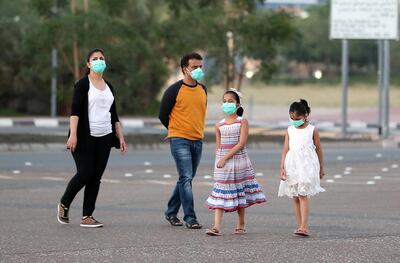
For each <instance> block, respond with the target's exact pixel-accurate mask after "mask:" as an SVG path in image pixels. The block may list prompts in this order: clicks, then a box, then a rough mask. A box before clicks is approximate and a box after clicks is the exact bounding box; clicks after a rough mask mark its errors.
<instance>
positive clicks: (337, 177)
mask: <svg viewBox="0 0 400 263" xmlns="http://www.w3.org/2000/svg"><path fill="white" fill-rule="evenodd" d="M333 178H336V179H339V178H342V175H341V174H335V175H334V176H333Z"/></svg>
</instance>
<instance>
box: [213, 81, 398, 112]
mask: <svg viewBox="0 0 400 263" xmlns="http://www.w3.org/2000/svg"><path fill="white" fill-rule="evenodd" d="M223 91H224V90H223V88H222V87H221V86H213V87H211V90H210V92H209V96H208V99H209V102H219V101H221V98H222V94H223ZM242 93H243V96H244V98H245V103H246V104H247V103H249V102H250V100H253V101H254V103H255V104H266V105H270V106H287V105H289V104H290V103H291V102H293V101H296V100H298V99H299V98H304V99H306V100H307V101H308V102H309V103H310V105H312V106H314V107H315V106H317V107H327V108H335V107H340V105H341V96H342V89H341V86H340V85H317V84H303V85H297V86H295V85H275V86H268V85H262V84H257V85H252V86H245V87H243V88H242ZM377 104H378V88H377V87H376V86H375V85H374V84H371V85H369V84H355V85H350V86H349V94H348V105H349V107H357V108H367V107H376V105H377ZM390 104H391V105H392V106H395V105H397V106H399V105H400V87H394V86H391V88H390Z"/></svg>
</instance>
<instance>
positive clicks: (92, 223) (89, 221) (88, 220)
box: [81, 216, 103, 227]
mask: <svg viewBox="0 0 400 263" xmlns="http://www.w3.org/2000/svg"><path fill="white" fill-rule="evenodd" d="M102 226H103V224H102V223H100V222H99V221H97V220H96V219H94V218H93V216H84V217H82V219H81V227H102Z"/></svg>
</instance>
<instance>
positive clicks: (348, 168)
mask: <svg viewBox="0 0 400 263" xmlns="http://www.w3.org/2000/svg"><path fill="white" fill-rule="evenodd" d="M345 170H346V171H351V170H353V168H352V167H346V169H345Z"/></svg>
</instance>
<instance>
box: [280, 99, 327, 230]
mask: <svg viewBox="0 0 400 263" xmlns="http://www.w3.org/2000/svg"><path fill="white" fill-rule="evenodd" d="M310 111H311V110H310V107H309V106H308V103H307V101H305V100H303V99H301V100H300V101H299V102H293V103H292V104H291V105H290V108H289V115H290V123H291V125H290V126H289V127H288V129H287V132H286V135H285V142H284V145H283V150H282V158H281V171H280V178H281V182H280V185H279V191H278V196H288V197H290V198H293V204H294V213H295V216H296V222H297V229H296V230H295V232H294V235H297V236H309V233H308V197H310V196H313V195H315V194H317V193H320V192H324V191H325V189H323V188H322V187H321V186H320V179H322V177H323V176H324V174H325V173H324V166H323V154H322V148H321V143H320V138H319V134H318V131H317V129H316V128H315V127H314V126H313V125H311V124H310V123H309V122H308V120H307V118H308V115H309V114H310Z"/></svg>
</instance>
